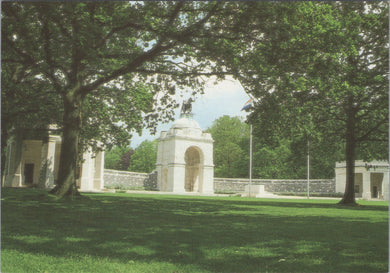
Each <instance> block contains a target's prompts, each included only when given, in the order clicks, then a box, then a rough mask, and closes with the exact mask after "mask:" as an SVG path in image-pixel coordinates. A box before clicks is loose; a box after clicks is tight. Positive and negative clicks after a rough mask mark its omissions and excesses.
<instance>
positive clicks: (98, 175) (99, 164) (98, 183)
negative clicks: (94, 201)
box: [93, 151, 104, 190]
mask: <svg viewBox="0 0 390 273" xmlns="http://www.w3.org/2000/svg"><path fill="white" fill-rule="evenodd" d="M103 173H104V151H102V152H98V153H97V154H96V158H95V175H94V180H93V189H94V190H101V189H103V187H104V180H103Z"/></svg>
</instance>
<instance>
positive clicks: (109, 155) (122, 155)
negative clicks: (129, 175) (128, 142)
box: [104, 147, 134, 171]
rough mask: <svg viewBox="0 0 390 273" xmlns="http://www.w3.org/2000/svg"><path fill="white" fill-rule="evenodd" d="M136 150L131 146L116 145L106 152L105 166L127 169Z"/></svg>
mask: <svg viewBox="0 0 390 273" xmlns="http://www.w3.org/2000/svg"><path fill="white" fill-rule="evenodd" d="M133 153H134V150H133V149H132V148H130V147H114V148H113V149H111V150H109V151H106V152H105V153H104V168H105V169H112V170H120V171H126V170H127V169H128V168H129V165H130V158H131V156H132V154H133Z"/></svg>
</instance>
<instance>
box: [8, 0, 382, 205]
mask: <svg viewBox="0 0 390 273" xmlns="http://www.w3.org/2000/svg"><path fill="white" fill-rule="evenodd" d="M2 7H3V9H2V19H3V21H2V23H3V24H2V53H3V54H2V63H3V64H4V65H5V68H6V73H5V74H4V75H2V79H3V82H5V84H4V86H5V87H6V89H8V91H4V92H8V93H7V94H11V93H10V90H11V88H12V90H13V92H15V98H22V97H23V94H24V92H25V91H26V89H29V90H30V91H31V92H32V93H34V96H32V98H33V101H32V103H31V106H33V105H34V103H36V104H39V98H40V97H42V96H45V95H44V94H50V95H47V96H46V97H45V99H47V100H48V102H49V103H50V105H52V106H53V107H54V108H55V109H57V111H53V112H55V113H56V115H57V114H59V116H60V121H59V122H58V123H59V126H60V128H61V131H62V139H63V145H62V146H61V147H62V150H61V158H60V162H61V163H60V170H59V178H60V179H59V181H58V183H57V187H56V188H55V189H54V190H53V192H54V193H56V194H57V195H59V196H63V195H67V194H75V193H77V189H76V184H75V173H76V171H75V170H76V164H77V155H78V154H79V153H80V150H81V149H83V147H86V146H94V147H96V148H98V147H101V146H104V145H109V146H110V145H114V144H124V143H126V141H127V139H128V138H129V137H128V136H129V135H130V134H131V133H133V132H134V131H140V130H141V129H142V128H143V127H147V128H151V129H152V130H153V128H154V126H155V124H156V122H158V121H163V120H169V119H170V118H171V117H172V114H173V108H174V107H175V106H176V105H177V104H176V102H175V100H174V97H173V94H174V93H175V92H176V91H177V90H179V89H180V90H188V89H190V90H191V91H193V92H195V93H196V92H201V91H202V88H203V85H202V77H203V76H210V75H216V76H218V78H219V79H221V78H223V77H224V75H226V74H232V75H234V76H235V77H236V78H237V79H239V80H240V82H241V84H242V85H243V86H244V87H245V89H246V91H247V92H248V93H250V94H251V96H252V97H254V98H255V100H256V102H257V103H256V106H255V110H254V111H253V113H252V114H251V116H250V118H249V121H250V122H251V123H252V124H254V129H255V134H256V135H258V136H259V137H261V138H264V139H268V140H269V141H271V142H272V141H273V142H274V143H279V144H283V143H282V141H281V139H283V138H285V137H287V136H293V138H294V140H293V141H292V142H296V143H306V142H307V140H310V141H314V142H320V141H324V140H326V141H328V143H332V142H338V140H344V141H345V143H344V147H345V159H346V161H347V173H348V175H347V186H346V194H345V198H344V200H343V202H346V203H353V202H354V190H353V186H354V175H353V172H354V165H353V164H354V160H355V158H356V153H361V154H366V155H367V156H368V157H369V156H379V155H380V154H381V152H380V151H376V152H375V153H371V154H370V153H367V151H369V150H370V149H369V147H373V146H375V145H376V144H375V143H376V141H383V140H385V141H386V140H387V139H388V134H387V132H388V94H387V90H388V79H387V76H388V3H387V2H319V3H317V2H293V3H291V2H290V3H286V2H279V3H275V2H208V1H205V2H202V1H200V2H199V1H198V2H186V1H178V2H174V1H145V2H110V3H108V2H56V3H50V2H5V3H3V6H2ZM14 79H16V80H14ZM29 83H33V84H34V85H33V86H31V87H30V86H29ZM30 91H29V92H30ZM35 91H37V92H36V93H35ZM2 92H3V91H2ZM35 95H36V96H35ZM17 101H19V99H16V100H14V101H13V100H10V101H9V103H13V102H17ZM6 109H13V107H12V105H10V106H6ZM49 112H51V110H50V111H48V112H47V113H49ZM56 115H53V116H50V115H42V119H41V120H40V117H35V118H34V121H36V120H40V122H38V123H40V124H48V123H50V122H55V121H57V120H58V119H57V118H56V117H55V116H56ZM6 116H7V117H10V116H12V111H11V110H10V111H9V113H8V112H7V113H6ZM16 116H17V117H18V119H19V118H20V117H21V115H16ZM45 116H49V118H44V117H45ZM34 123H35V122H34ZM13 124H16V125H17V124H22V126H24V125H23V123H21V122H16V121H13ZM284 144H285V143H284ZM284 144H283V145H284ZM2 145H3V144H2ZM386 150H388V149H386Z"/></svg>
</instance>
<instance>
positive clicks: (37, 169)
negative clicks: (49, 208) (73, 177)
mask: <svg viewBox="0 0 390 273" xmlns="http://www.w3.org/2000/svg"><path fill="white" fill-rule="evenodd" d="M60 151H61V137H60V136H58V135H49V136H48V137H45V140H42V139H41V140H37V139H35V140H31V139H23V138H21V137H20V136H16V137H14V138H12V139H11V140H10V141H8V145H7V156H6V162H5V169H4V177H3V181H2V183H3V186H4V187H29V186H36V187H39V188H48V189H50V188H52V187H54V185H55V183H56V181H57V179H58V168H59V161H60ZM103 173H104V152H98V153H97V154H93V153H92V152H86V153H84V155H83V163H82V166H81V167H80V168H78V174H79V176H78V177H79V178H78V179H77V181H76V184H77V186H78V187H79V188H80V190H84V191H89V190H101V189H103V188H104V181H103Z"/></svg>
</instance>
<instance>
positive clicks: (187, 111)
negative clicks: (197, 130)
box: [180, 98, 194, 116]
mask: <svg viewBox="0 0 390 273" xmlns="http://www.w3.org/2000/svg"><path fill="white" fill-rule="evenodd" d="M193 102H194V100H193V99H192V98H189V99H188V100H184V101H183V104H182V105H181V111H180V116H186V115H189V116H191V115H192V103H193Z"/></svg>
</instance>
